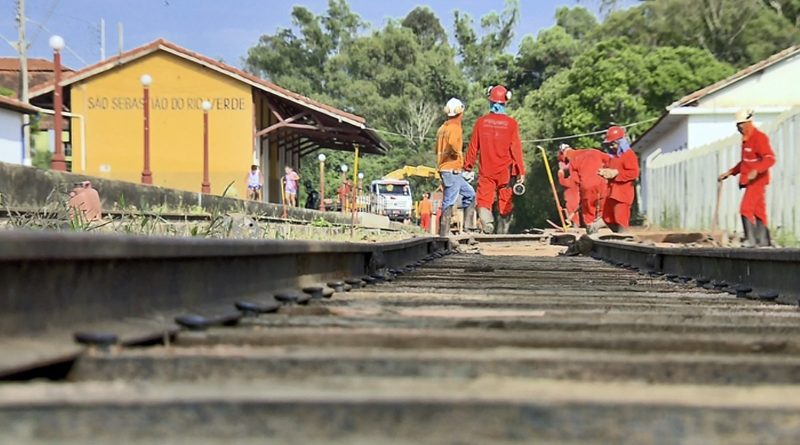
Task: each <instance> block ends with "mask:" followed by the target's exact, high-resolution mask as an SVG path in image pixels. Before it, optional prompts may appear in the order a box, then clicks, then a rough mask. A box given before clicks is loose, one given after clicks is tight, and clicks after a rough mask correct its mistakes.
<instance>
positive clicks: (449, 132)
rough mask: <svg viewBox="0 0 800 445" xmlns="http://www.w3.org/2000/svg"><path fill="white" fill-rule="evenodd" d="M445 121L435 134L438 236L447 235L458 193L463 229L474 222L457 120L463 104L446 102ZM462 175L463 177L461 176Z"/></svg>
mask: <svg viewBox="0 0 800 445" xmlns="http://www.w3.org/2000/svg"><path fill="white" fill-rule="evenodd" d="M444 112H445V114H446V115H447V120H446V121H445V123H444V124H442V126H441V127H439V131H438V132H437V133H436V160H437V161H436V162H437V165H438V169H439V175H440V176H441V178H442V185H443V186H444V192H443V194H444V196H443V197H442V212H441V217H440V219H439V235H440V236H447V235H448V234H449V232H450V220H451V218H452V212H453V207H454V206H455V203H456V201H457V200H458V195H459V194H461V208H462V209H463V212H464V230H467V231H469V230H472V229H473V227H472V221H474V220H475V207H474V205H473V202H474V201H475V189H473V188H472V186H471V185H469V183H468V182H467V181H468V180H471V179H472V177H473V175H471V174H468V173H464V172H463V169H464V136H463V133H462V131H463V130H462V129H461V121H462V120H463V118H464V104H463V103H462V102H461V101H460V100H458V99H455V98H453V99H450V100H449V101H447V105H445V107H444ZM462 173H464V176H462Z"/></svg>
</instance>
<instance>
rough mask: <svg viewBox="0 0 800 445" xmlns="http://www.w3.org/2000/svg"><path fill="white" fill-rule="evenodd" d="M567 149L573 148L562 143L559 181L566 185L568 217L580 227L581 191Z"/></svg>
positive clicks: (565, 198)
mask: <svg viewBox="0 0 800 445" xmlns="http://www.w3.org/2000/svg"><path fill="white" fill-rule="evenodd" d="M567 150H572V147H570V146H569V145H568V144H561V146H560V147H559V148H558V183H559V184H561V187H564V206H565V209H566V211H567V215H566V216H567V219H568V220H569V221H570V222H571V223H572V226H573V227H580V225H581V215H580V213H579V210H580V207H581V192H580V187H579V186H578V175H576V174H574V173H573V172H572V171H571V169H570V162H569V159H567V157H566V154H565V152H566V151H567Z"/></svg>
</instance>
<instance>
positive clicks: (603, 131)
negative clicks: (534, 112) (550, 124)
mask: <svg viewBox="0 0 800 445" xmlns="http://www.w3.org/2000/svg"><path fill="white" fill-rule="evenodd" d="M655 120H658V118H657V117H654V118H652V119H645V120H643V121H639V122H634V123H632V124H626V125H620V126H621V127H623V128H631V127H636V126H639V125H644V124H647V123H650V122H653V121H655ZM370 130H372V131H375V132H378V133H383V134H390V135H393V136H400V137H402V138H405V137H406V136H404V135H402V134H400V133H395V132H393V131H388V130H379V129H377V128H370ZM606 131H607V130H598V131H593V132H591V133H581V134H572V135H569V136H559V137H555V138H546V139H525V140H522V141H521V142H522V143H523V144H540V143H542V142H556V141H565V140H569V139H577V138H580V137H586V136H596V135H599V134H603V133H605V132H606ZM423 139H427V140H436V138H435V137H431V136H427V137H424V138H423Z"/></svg>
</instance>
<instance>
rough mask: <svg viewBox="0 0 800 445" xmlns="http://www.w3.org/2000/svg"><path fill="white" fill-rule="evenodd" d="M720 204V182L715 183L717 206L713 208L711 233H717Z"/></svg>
mask: <svg viewBox="0 0 800 445" xmlns="http://www.w3.org/2000/svg"><path fill="white" fill-rule="evenodd" d="M721 203H722V181H717V205H716V206H715V207H714V216H712V217H711V233H714V232H716V231H717V226H718V225H719V206H720V204H721Z"/></svg>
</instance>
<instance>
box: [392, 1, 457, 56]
mask: <svg viewBox="0 0 800 445" xmlns="http://www.w3.org/2000/svg"><path fill="white" fill-rule="evenodd" d="M401 24H402V25H403V26H404V27H406V28H408V29H410V30H411V31H412V32H413V33H414V35H416V36H417V39H418V40H419V42H420V44H421V45H422V47H423V48H425V49H430V48H433V47H436V46H440V45H443V44H445V43H446V42H447V33H445V31H444V28H443V27H442V22H440V21H439V17H437V16H436V14H435V13H434V12H433V11H431V8H429V7H427V6H418V7H416V8H414V9H413V10H412V11H411V12H409V13H408V15H407V16H406V17H405V18H404V19H403V21H402V22H401Z"/></svg>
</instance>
